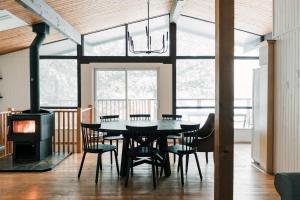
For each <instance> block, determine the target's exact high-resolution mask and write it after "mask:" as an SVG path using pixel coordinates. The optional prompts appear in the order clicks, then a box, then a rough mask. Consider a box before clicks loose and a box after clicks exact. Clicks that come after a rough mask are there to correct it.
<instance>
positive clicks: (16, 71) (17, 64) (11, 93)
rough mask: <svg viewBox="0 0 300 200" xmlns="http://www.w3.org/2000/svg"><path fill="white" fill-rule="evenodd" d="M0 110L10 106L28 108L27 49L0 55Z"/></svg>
mask: <svg viewBox="0 0 300 200" xmlns="http://www.w3.org/2000/svg"><path fill="white" fill-rule="evenodd" d="M0 74H1V75H2V77H3V79H2V80H0V94H1V95H2V96H3V99H0V111H5V110H7V109H8V108H10V107H13V108H15V109H16V110H24V109H29V105H30V103H29V102H30V94H29V91H30V83H29V50H28V49H26V50H22V51H17V52H14V53H9V54H6V55H2V56H0Z"/></svg>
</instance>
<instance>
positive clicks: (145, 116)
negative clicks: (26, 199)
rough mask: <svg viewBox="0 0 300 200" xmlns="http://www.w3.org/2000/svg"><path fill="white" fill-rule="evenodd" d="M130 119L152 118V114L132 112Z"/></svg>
mask: <svg viewBox="0 0 300 200" xmlns="http://www.w3.org/2000/svg"><path fill="white" fill-rule="evenodd" d="M129 117H130V120H150V117H151V115H150V114H131V115H129Z"/></svg>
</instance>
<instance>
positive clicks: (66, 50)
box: [40, 39, 77, 56]
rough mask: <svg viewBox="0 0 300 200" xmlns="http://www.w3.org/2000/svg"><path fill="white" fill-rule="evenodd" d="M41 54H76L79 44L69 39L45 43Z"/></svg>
mask: <svg viewBox="0 0 300 200" xmlns="http://www.w3.org/2000/svg"><path fill="white" fill-rule="evenodd" d="M40 55H55V56H76V55H77V44H76V43H75V42H73V41H72V40H69V39H66V40H61V41H58V42H52V43H48V44H44V45H42V46H41V48H40Z"/></svg>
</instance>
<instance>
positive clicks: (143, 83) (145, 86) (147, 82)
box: [128, 70, 157, 99]
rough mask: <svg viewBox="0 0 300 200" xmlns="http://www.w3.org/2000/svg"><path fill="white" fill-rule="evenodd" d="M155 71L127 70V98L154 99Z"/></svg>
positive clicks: (155, 95) (155, 94)
mask: <svg viewBox="0 0 300 200" xmlns="http://www.w3.org/2000/svg"><path fill="white" fill-rule="evenodd" d="M156 97H157V71H154V70H134V71H131V70H129V71H128V99H156Z"/></svg>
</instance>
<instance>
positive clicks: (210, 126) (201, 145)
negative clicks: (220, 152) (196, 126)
mask: <svg viewBox="0 0 300 200" xmlns="http://www.w3.org/2000/svg"><path fill="white" fill-rule="evenodd" d="M214 136H215V114H214V113H210V114H209V115H208V117H207V119H206V122H205V124H204V125H203V126H202V127H201V129H200V130H199V131H198V136H197V138H196V139H195V141H194V142H193V143H192V144H191V145H192V147H193V148H195V149H196V151H197V152H205V158H206V163H208V152H212V153H214V147H215V145H214V144H215V143H214V141H215V139H214Z"/></svg>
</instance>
